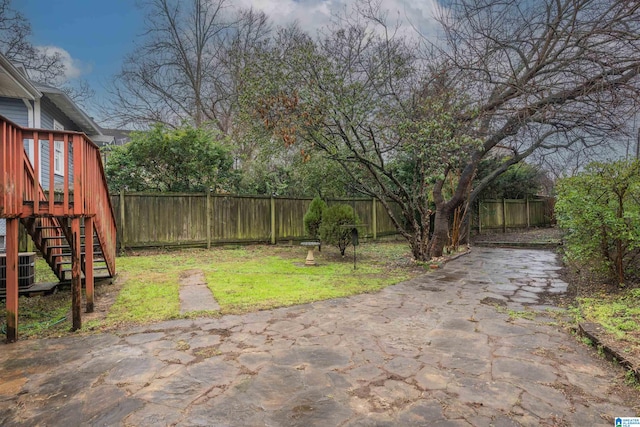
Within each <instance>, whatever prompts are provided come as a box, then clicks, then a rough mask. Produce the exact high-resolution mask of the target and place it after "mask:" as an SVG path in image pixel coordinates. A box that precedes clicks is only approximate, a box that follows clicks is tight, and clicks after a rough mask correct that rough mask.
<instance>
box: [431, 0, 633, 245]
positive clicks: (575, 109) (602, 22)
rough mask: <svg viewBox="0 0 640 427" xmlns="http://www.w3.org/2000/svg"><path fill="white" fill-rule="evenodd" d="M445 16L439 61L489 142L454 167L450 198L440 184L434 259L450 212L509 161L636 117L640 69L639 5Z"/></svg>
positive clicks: (512, 1)
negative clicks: (499, 152)
mask: <svg viewBox="0 0 640 427" xmlns="http://www.w3.org/2000/svg"><path fill="white" fill-rule="evenodd" d="M440 22H441V23H442V24H443V28H444V30H445V34H446V39H445V41H446V43H445V46H444V47H442V48H441V49H440V50H439V52H440V54H441V56H440V58H439V59H440V61H441V63H443V64H446V66H447V70H448V71H447V74H448V81H449V82H450V85H451V87H453V88H455V89H456V90H457V91H464V93H466V94H467V95H468V96H469V102H468V104H467V106H466V108H464V109H463V111H462V112H460V113H459V114H458V116H457V120H458V122H460V123H464V124H467V125H471V126H470V128H471V129H473V132H474V136H476V137H478V138H479V139H480V140H481V141H482V145H481V146H480V147H479V149H477V150H476V151H475V152H473V153H472V154H471V156H470V158H469V161H468V162H467V164H466V165H464V167H462V168H460V169H459V170H457V171H456V170H448V171H447V173H446V174H447V175H451V174H456V175H457V185H456V187H455V189H454V191H453V192H452V193H451V195H450V197H448V198H447V197H445V196H444V194H443V192H442V184H444V181H441V182H440V183H439V184H437V185H436V186H435V188H434V199H435V201H436V206H437V212H436V214H437V218H436V225H435V230H434V238H433V241H432V251H431V252H432V255H435V256H437V255H439V254H441V248H442V246H443V243H444V242H445V241H446V237H447V232H448V221H447V220H448V217H449V216H450V215H451V213H452V211H453V209H455V208H456V207H457V206H459V205H460V204H462V203H463V202H464V200H465V199H467V200H473V199H474V198H475V196H477V194H478V193H479V192H480V191H482V189H483V188H484V186H486V185H487V184H488V182H490V180H491V179H493V178H494V177H496V176H498V175H499V174H501V173H502V172H504V171H505V170H506V169H507V168H508V167H509V166H510V165H512V164H515V163H517V162H519V161H521V160H523V159H525V158H526V157H528V156H530V155H532V154H533V153H537V155H538V156H544V155H546V154H549V153H554V152H556V151H559V150H565V149H568V148H570V147H575V146H577V145H579V144H583V145H589V144H593V143H594V142H598V141H602V140H603V139H606V138H610V137H612V136H613V135H616V134H618V133H619V132H620V131H621V130H622V128H623V127H624V124H625V122H626V121H628V120H629V118H630V117H631V116H632V114H633V113H634V99H635V98H636V97H637V96H638V89H639V87H638V73H640V3H638V2H628V1H624V0H537V1H531V2H521V1H517V0H506V1H504V0H461V1H454V2H453V3H452V4H451V7H450V8H449V9H448V10H447V13H446V14H443V16H441V17H440ZM467 127H468V128H469V126H467ZM498 146H500V147H503V149H506V150H508V151H509V152H510V155H509V156H508V158H507V160H506V161H505V162H503V164H502V165H501V166H500V167H499V168H497V169H496V170H494V171H493V173H491V174H489V176H487V177H486V178H485V179H483V180H482V181H480V182H479V183H477V185H476V186H475V187H474V188H473V189H472V190H471V191H470V187H471V185H472V181H473V176H474V174H475V170H476V168H477V165H478V162H479V161H480V160H481V159H482V158H483V157H485V156H487V155H490V153H491V152H492V150H495V149H496V147H498ZM469 191H470V193H469Z"/></svg>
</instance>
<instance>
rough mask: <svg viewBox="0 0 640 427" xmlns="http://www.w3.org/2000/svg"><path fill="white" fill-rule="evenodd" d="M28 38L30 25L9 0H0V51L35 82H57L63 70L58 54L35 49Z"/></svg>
mask: <svg viewBox="0 0 640 427" xmlns="http://www.w3.org/2000/svg"><path fill="white" fill-rule="evenodd" d="M29 37H31V24H30V23H29V21H28V20H27V18H25V17H24V16H23V15H22V14H21V13H20V12H18V11H16V10H14V9H13V8H12V7H11V0H0V52H2V54H3V55H4V56H5V57H7V59H9V60H10V61H13V62H15V63H19V64H22V65H23V66H24V67H25V68H26V69H27V71H29V72H30V73H31V74H32V77H33V78H35V79H36V80H37V81H40V82H43V83H52V82H55V81H58V80H59V79H60V78H61V77H62V76H63V75H64V71H65V69H64V64H63V63H62V62H61V61H60V56H59V55H57V54H49V53H47V52H45V51H42V50H38V49H37V48H36V47H35V46H34V45H33V44H32V43H31V41H30V40H29Z"/></svg>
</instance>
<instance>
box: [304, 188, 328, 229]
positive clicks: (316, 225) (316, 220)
mask: <svg viewBox="0 0 640 427" xmlns="http://www.w3.org/2000/svg"><path fill="white" fill-rule="evenodd" d="M326 209H327V204H326V203H325V202H324V200H322V199H321V198H320V197H314V199H313V200H312V201H311V204H309V209H307V213H306V214H304V218H303V221H304V232H305V233H306V234H307V236H309V237H311V238H312V239H318V238H319V237H320V235H319V230H320V225H321V224H322V214H323V212H324V211H325V210H326Z"/></svg>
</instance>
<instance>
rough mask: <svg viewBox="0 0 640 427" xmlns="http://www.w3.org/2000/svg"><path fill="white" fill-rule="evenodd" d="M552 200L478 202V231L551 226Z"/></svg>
mask: <svg viewBox="0 0 640 427" xmlns="http://www.w3.org/2000/svg"><path fill="white" fill-rule="evenodd" d="M553 204H554V199H553V198H541V199H533V200H529V199H527V200H515V199H502V200H480V202H479V209H478V210H479V215H478V231H479V232H480V233H482V231H485V230H503V231H506V230H507V229H509V228H525V227H543V226H549V225H551V221H552V218H553Z"/></svg>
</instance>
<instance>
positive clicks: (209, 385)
mask: <svg viewBox="0 0 640 427" xmlns="http://www.w3.org/2000/svg"><path fill="white" fill-rule="evenodd" d="M557 268H558V267H557V264H556V259H555V255H553V254H552V253H551V252H547V251H534V250H505V249H474V250H473V251H472V253H471V254H469V255H467V256H464V257H461V258H459V259H458V260H455V261H452V262H450V263H449V264H447V265H446V266H445V268H444V269H442V270H439V271H436V272H434V273H432V274H428V275H424V276H422V277H419V278H416V279H414V280H411V281H408V282H405V283H402V284H399V285H396V286H392V287H389V288H387V289H385V290H383V291H381V292H379V293H376V294H369V295H360V296H355V297H351V298H344V299H338V300H330V301H324V302H318V303H314V304H307V305H301V306H295V307H290V308H284V309H278V310H272V311H264V312H258V313H252V314H247V315H242V316H225V317H223V318H221V319H198V320H177V321H170V322H164V323H160V324H154V325H150V326H148V327H141V328H136V329H130V330H123V331H121V335H114V334H102V335H93V336H81V337H67V338H62V339H50V340H35V341H24V342H18V343H16V344H13V345H6V346H2V347H0V368H1V371H0V372H1V373H0V375H1V376H0V380H1V381H0V425H2V426H21V425H24V426H27V425H28V426H32V425H51V426H75V425H96V426H102V425H130V426H152V425H153V426H160V425H178V426H212V425H215V426H305V427H309V426H396V425H401V426H412V425H413V426H440V425H447V426H512V425H524V426H537V425H548V426H598V425H602V426H612V425H613V417H618V416H634V415H636V414H635V413H634V410H633V409H632V408H629V407H625V405H624V401H623V400H622V398H621V397H620V396H618V394H617V391H618V390H616V389H615V388H614V387H613V382H612V379H613V377H615V376H616V375H619V374H620V371H619V370H617V369H616V368H615V367H614V366H612V365H610V364H609V363H607V362H605V361H604V360H603V359H601V358H599V357H598V356H597V355H596V354H595V352H594V351H592V350H591V349H590V348H588V347H586V346H584V345H582V344H580V343H579V342H578V341H577V340H576V339H575V338H574V337H572V336H570V335H569V334H567V333H566V332H565V331H563V330H559V329H558V328H557V327H555V326H552V325H550V324H549V323H548V322H549V321H550V320H551V319H545V317H546V314H544V313H542V316H541V317H538V318H537V319H535V320H528V319H525V318H522V317H520V316H511V317H510V316H509V314H508V310H511V309H520V308H522V306H523V305H532V306H536V307H538V308H544V307H539V306H540V304H541V302H540V297H539V296H540V295H541V294H542V292H541V291H540V290H541V289H543V290H544V291H546V292H562V291H563V290H564V289H565V286H566V284H564V283H563V282H562V281H561V280H560V279H559V278H558V277H557V274H556V271H557ZM494 303H495V304H502V305H504V308H500V307H496V306H495V305H493V304H494Z"/></svg>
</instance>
